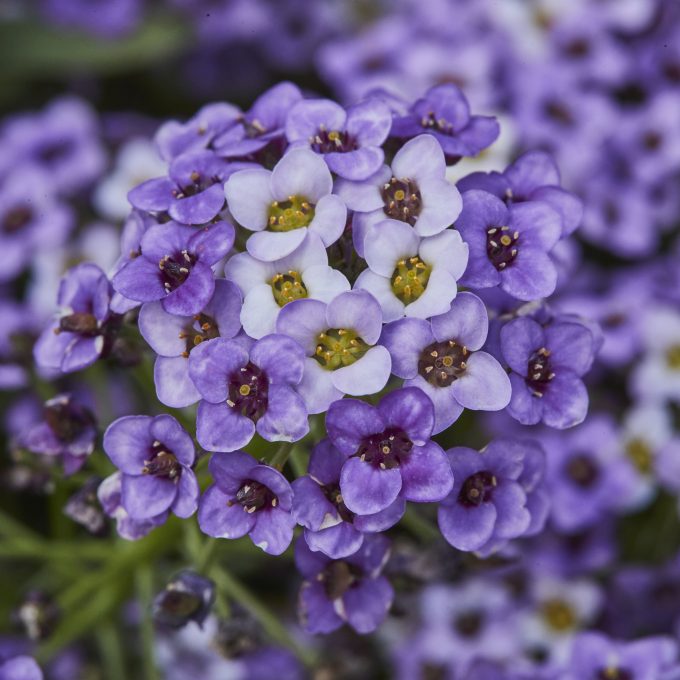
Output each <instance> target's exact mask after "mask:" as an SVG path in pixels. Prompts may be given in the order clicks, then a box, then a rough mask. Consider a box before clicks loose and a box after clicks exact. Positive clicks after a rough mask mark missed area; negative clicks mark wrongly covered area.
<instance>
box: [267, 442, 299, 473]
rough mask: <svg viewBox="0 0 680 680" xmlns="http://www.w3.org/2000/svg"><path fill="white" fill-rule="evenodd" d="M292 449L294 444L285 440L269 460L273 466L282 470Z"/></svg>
mask: <svg viewBox="0 0 680 680" xmlns="http://www.w3.org/2000/svg"><path fill="white" fill-rule="evenodd" d="M292 450H293V445H292V444H290V443H289V442H283V443H282V444H281V445H279V448H278V449H277V450H276V453H275V454H274V455H273V456H272V458H271V460H270V461H269V464H270V465H271V466H272V467H275V468H276V469H277V470H282V469H283V466H284V465H285V464H286V462H287V460H288V456H290V452H291V451H292Z"/></svg>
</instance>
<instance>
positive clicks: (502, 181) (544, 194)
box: [458, 151, 583, 236]
mask: <svg viewBox="0 0 680 680" xmlns="http://www.w3.org/2000/svg"><path fill="white" fill-rule="evenodd" d="M458 188H459V189H460V191H461V192H466V191H469V190H471V189H481V190H482V191H486V192H488V193H490V194H493V195H494V196H497V197H498V198H500V199H501V200H502V201H504V202H505V204H506V205H513V204H516V203H524V202H526V201H542V202H544V203H547V204H548V205H549V206H550V207H551V208H553V209H554V210H555V212H557V213H558V214H559V216H560V218H561V220H562V236H568V235H569V234H571V233H572V232H573V231H574V230H575V229H576V228H577V227H578V226H579V224H580V223H581V217H582V216H583V204H582V203H581V201H580V200H579V199H578V198H577V197H576V196H575V195H574V194H572V193H571V192H569V191H566V190H565V189H562V188H561V187H560V173H559V170H558V168H557V165H556V163H555V161H554V159H553V158H552V156H551V155H550V154H548V153H545V152H543V151H529V152H527V153H525V154H523V155H522V156H520V157H519V158H518V159H517V160H516V161H515V162H514V163H512V164H511V165H509V166H508V167H507V168H506V169H505V170H504V171H503V172H490V173H481V172H474V173H472V174H470V175H467V177H464V178H463V179H462V180H461V181H460V182H458Z"/></svg>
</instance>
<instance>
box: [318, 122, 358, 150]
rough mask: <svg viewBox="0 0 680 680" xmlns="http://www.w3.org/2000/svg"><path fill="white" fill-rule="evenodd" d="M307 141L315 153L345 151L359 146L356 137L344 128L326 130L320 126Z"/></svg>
mask: <svg viewBox="0 0 680 680" xmlns="http://www.w3.org/2000/svg"><path fill="white" fill-rule="evenodd" d="M309 142H310V144H311V146H312V149H313V150H314V151H316V152H317V153H347V152H348V151H356V149H358V148H359V145H358V144H357V141H356V139H354V137H352V136H351V135H350V134H349V133H348V132H347V131H346V130H326V128H325V127H320V128H319V130H318V132H317V133H316V135H314V137H310V139H309Z"/></svg>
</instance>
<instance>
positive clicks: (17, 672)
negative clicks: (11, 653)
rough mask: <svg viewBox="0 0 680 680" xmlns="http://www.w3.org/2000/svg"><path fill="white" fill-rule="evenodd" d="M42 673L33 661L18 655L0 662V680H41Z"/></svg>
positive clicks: (28, 657)
mask: <svg viewBox="0 0 680 680" xmlns="http://www.w3.org/2000/svg"><path fill="white" fill-rule="evenodd" d="M43 677H44V676H43V673H42V671H41V670H40V666H38V664H37V663H36V661H35V659H32V658H31V657H30V656H26V655H23V654H22V655H19V656H15V657H12V658H11V659H7V660H5V661H0V680H43Z"/></svg>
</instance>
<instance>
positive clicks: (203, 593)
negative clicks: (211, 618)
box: [153, 569, 215, 629]
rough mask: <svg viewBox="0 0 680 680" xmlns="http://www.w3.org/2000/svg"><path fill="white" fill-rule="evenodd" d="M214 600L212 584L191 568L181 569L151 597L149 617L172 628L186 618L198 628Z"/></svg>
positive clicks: (179, 626) (184, 623)
mask: <svg viewBox="0 0 680 680" xmlns="http://www.w3.org/2000/svg"><path fill="white" fill-rule="evenodd" d="M214 603H215V583H214V582H213V581H211V580H210V579H208V578H205V577H204V576H201V575H200V574H197V573H196V572H195V571H191V570H190V569H183V570H182V571H180V572H179V573H178V574H175V576H173V577H172V578H171V579H170V581H168V583H167V584H166V585H165V587H164V588H163V590H161V592H160V593H158V595H156V597H154V600H153V620H154V622H155V623H157V624H160V625H161V626H168V627H170V628H175V629H178V628H182V627H183V626H185V625H187V624H188V623H189V622H190V621H195V622H196V623H197V624H198V625H199V626H201V627H202V626H203V623H204V621H205V619H206V618H207V616H208V614H209V613H210V610H211V609H212V606H213V604H214Z"/></svg>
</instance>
